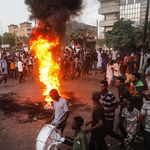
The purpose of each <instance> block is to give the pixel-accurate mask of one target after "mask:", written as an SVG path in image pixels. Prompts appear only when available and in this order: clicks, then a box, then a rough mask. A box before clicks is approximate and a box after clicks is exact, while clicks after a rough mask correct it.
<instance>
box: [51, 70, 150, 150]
mask: <svg viewBox="0 0 150 150" xmlns="http://www.w3.org/2000/svg"><path fill="white" fill-rule="evenodd" d="M139 82H141V81H140V80H139V74H137V73H134V74H133V75H132V78H131V83H130V85H129V87H130V88H131V89H132V90H128V87H126V85H125V79H124V78H123V77H117V78H116V79H115V86H116V88H117V89H118V96H119V101H117V100H116V95H114V94H113V93H112V92H111V91H109V90H108V81H106V80H102V81H100V83H99V89H98V90H99V91H97V92H94V93H93V94H92V102H93V111H92V118H91V120H89V121H88V122H86V124H85V125H86V126H87V128H86V129H85V130H82V129H81V127H82V125H83V124H84V119H83V118H82V117H81V116H76V117H74V119H73V123H72V129H73V130H75V134H74V139H72V140H73V143H72V146H73V150H108V149H109V148H108V145H107V144H106V142H105V138H106V136H107V135H109V136H110V137H112V138H115V139H117V140H118V146H122V149H123V146H125V149H126V150H134V149H135V150H136V147H137V146H138V147H139V144H141V145H140V146H141V148H142V149H144V150H149V149H150V91H148V90H147V89H146V87H145V86H144V84H140V87H137V84H139ZM133 85H134V86H133ZM50 96H51V97H52V99H53V100H54V114H53V118H52V122H51V123H52V124H53V125H55V126H56V128H57V129H60V131H61V133H63V131H64V128H65V126H66V122H67V118H68V116H69V108H68V105H67V100H65V99H64V98H62V97H61V96H60V95H59V94H58V91H57V90H55V89H52V90H51V91H50ZM117 108H119V115H118V120H119V121H118V125H117V127H118V129H119V130H120V134H118V133H116V132H115V131H114V130H113V127H114V123H115V122H114V121H115V116H116V109H117ZM89 125H91V127H89ZM88 133H91V138H90V141H89V143H88V142H87V141H88V140H87V138H86V134H88ZM64 143H65V144H66V143H67V145H70V146H71V144H70V143H69V142H66V141H65V142H64ZM68 143H69V144H68ZM142 146H143V147H142Z"/></svg>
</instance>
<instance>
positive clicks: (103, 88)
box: [100, 80, 108, 93]
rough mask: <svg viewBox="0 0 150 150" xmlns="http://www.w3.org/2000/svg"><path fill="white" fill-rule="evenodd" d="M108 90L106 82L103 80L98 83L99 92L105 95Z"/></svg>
mask: <svg viewBox="0 0 150 150" xmlns="http://www.w3.org/2000/svg"><path fill="white" fill-rule="evenodd" d="M107 89H108V82H107V81H105V80H102V81H100V92H101V93H105V92H106V91H107Z"/></svg>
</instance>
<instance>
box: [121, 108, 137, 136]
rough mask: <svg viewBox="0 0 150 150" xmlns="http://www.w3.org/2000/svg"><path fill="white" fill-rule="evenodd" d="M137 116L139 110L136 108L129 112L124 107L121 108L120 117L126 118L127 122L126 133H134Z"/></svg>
mask: <svg viewBox="0 0 150 150" xmlns="http://www.w3.org/2000/svg"><path fill="white" fill-rule="evenodd" d="M139 116H140V112H139V111H138V110H137V109H136V108H134V110H133V111H132V112H129V111H128V110H127V108H126V107H125V108H124V109H123V110H122V117H124V118H125V119H126V123H127V126H126V131H127V133H129V134H132V135H135V134H136V131H137V124H138V120H139Z"/></svg>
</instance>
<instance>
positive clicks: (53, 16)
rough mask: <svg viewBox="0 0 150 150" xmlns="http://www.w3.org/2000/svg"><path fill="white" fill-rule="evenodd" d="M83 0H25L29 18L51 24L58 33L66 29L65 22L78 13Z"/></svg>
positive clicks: (47, 24)
mask: <svg viewBox="0 0 150 150" xmlns="http://www.w3.org/2000/svg"><path fill="white" fill-rule="evenodd" d="M82 2H83V0H25V4H26V5H28V9H29V11H30V12H31V15H30V19H38V20H40V21H42V22H44V24H45V26H52V27H53V28H54V29H55V30H56V32H57V33H58V34H61V35H63V34H64V32H65V31H66V28H65V27H66V22H67V21H69V20H70V18H71V17H74V16H77V15H79V13H80V11H81V9H82Z"/></svg>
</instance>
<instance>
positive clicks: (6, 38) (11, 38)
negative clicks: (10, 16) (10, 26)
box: [3, 32, 15, 46]
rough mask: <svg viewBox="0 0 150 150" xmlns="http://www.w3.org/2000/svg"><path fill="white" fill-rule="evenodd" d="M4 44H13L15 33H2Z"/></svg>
mask: <svg viewBox="0 0 150 150" xmlns="http://www.w3.org/2000/svg"><path fill="white" fill-rule="evenodd" d="M3 39H4V44H10V46H15V35H14V34H12V33H8V32H5V33H4V34H3Z"/></svg>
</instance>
